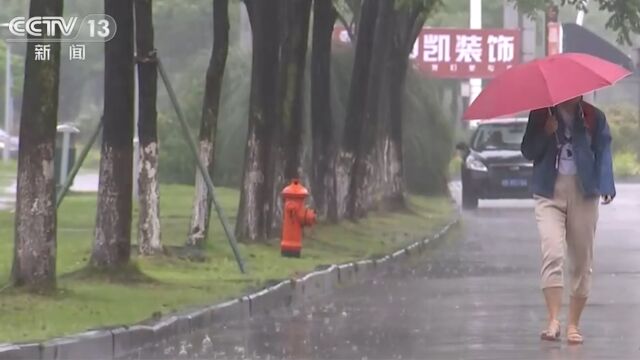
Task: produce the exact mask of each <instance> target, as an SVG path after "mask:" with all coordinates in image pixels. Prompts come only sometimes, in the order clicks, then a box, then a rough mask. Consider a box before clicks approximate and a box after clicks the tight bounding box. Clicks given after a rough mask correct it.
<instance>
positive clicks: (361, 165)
mask: <svg viewBox="0 0 640 360" xmlns="http://www.w3.org/2000/svg"><path fill="white" fill-rule="evenodd" d="M392 30H393V2H382V3H381V4H380V5H379V9H378V14H377V16H376V24H375V32H374V42H373V46H372V50H371V51H372V52H371V53H372V57H371V61H370V64H369V71H368V80H367V85H368V91H367V93H366V98H365V101H364V104H363V114H362V117H361V124H362V126H361V127H360V129H359V131H360V136H359V141H358V144H357V145H358V147H357V148H356V153H355V157H354V163H353V168H352V170H351V182H350V185H349V197H348V199H347V200H348V202H347V216H348V217H349V218H350V219H357V218H361V217H363V216H365V215H366V212H367V210H368V209H369V208H370V207H371V206H372V204H374V203H376V201H377V200H378V199H377V198H375V196H377V195H376V193H379V191H377V190H378V189H379V185H378V183H379V182H380V181H381V176H383V170H384V169H383V165H382V164H381V162H380V161H379V160H378V159H377V158H380V157H381V156H380V153H379V152H378V153H376V151H375V145H376V140H377V134H378V132H379V131H380V128H379V126H380V120H379V110H380V106H381V105H380V100H381V91H382V84H383V73H384V71H385V66H386V63H387V62H386V60H387V58H388V50H389V48H390V44H391V39H392ZM361 35H362V34H361Z"/></svg>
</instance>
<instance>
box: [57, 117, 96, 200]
mask: <svg viewBox="0 0 640 360" xmlns="http://www.w3.org/2000/svg"><path fill="white" fill-rule="evenodd" d="M100 130H102V118H100V122H99V123H98V126H96V128H95V130H93V134H91V138H90V139H89V142H88V143H87V144H85V146H84V148H83V149H82V152H81V153H80V157H79V158H78V161H76V163H75V164H74V165H73V168H71V172H70V173H69V177H68V178H67V179H66V181H64V182H63V184H62V187H61V188H60V190H59V191H58V195H57V197H56V208H59V207H60V204H62V200H63V199H64V197H65V196H66V195H67V192H69V188H70V187H71V184H72V183H73V179H75V177H76V175H77V174H78V171H79V170H80V167H81V166H82V163H83V162H84V160H85V159H86V158H87V154H89V150H91V147H92V146H93V144H94V143H95V142H96V139H97V138H98V135H99V134H100Z"/></svg>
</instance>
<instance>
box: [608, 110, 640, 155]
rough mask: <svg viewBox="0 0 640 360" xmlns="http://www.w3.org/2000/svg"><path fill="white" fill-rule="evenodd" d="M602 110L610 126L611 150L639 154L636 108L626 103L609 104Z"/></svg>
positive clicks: (639, 130) (639, 127) (638, 129)
mask: <svg viewBox="0 0 640 360" xmlns="http://www.w3.org/2000/svg"><path fill="white" fill-rule="evenodd" d="M603 110H604V112H605V114H606V115H607V121H608V122H609V127H610V128H611V135H612V137H613V152H614V153H623V152H629V153H635V154H640V141H639V139H640V122H638V110H637V109H636V108H634V107H631V106H627V105H616V106H610V107H607V108H605V109H603Z"/></svg>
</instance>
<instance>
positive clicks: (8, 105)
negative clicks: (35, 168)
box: [2, 41, 13, 162]
mask: <svg viewBox="0 0 640 360" xmlns="http://www.w3.org/2000/svg"><path fill="white" fill-rule="evenodd" d="M5 44H6V49H7V50H6V58H5V63H6V66H5V76H4V80H5V85H4V130H5V131H6V132H7V139H5V141H4V149H3V150H2V160H3V161H4V162H7V161H9V154H10V153H9V150H10V149H9V145H10V144H11V141H10V139H11V127H12V126H11V125H12V123H13V98H12V96H11V88H12V86H11V85H12V82H13V79H12V76H11V45H10V44H9V42H8V41H5Z"/></svg>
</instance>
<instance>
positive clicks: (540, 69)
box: [463, 53, 631, 120]
mask: <svg viewBox="0 0 640 360" xmlns="http://www.w3.org/2000/svg"><path fill="white" fill-rule="evenodd" d="M629 74H631V72H629V71H628V70H626V69H624V68H622V67H620V66H618V65H616V64H613V63H610V62H608V61H605V60H602V59H600V58H597V57H595V56H591V55H587V54H579V53H564V54H557V55H552V56H548V57H546V58H543V59H537V60H534V61H530V62H528V63H524V64H520V65H518V66H515V67H513V68H511V69H509V70H507V71H505V72H503V73H502V74H500V75H498V76H497V77H496V78H495V79H494V80H493V81H492V82H491V83H490V84H489V86H487V87H486V88H485V89H484V90H483V91H482V92H481V93H480V95H479V96H478V97H477V98H476V100H475V101H474V102H473V103H472V104H471V106H469V108H468V109H467V111H466V112H465V113H464V116H463V118H464V119H466V120H472V119H479V120H480V119H490V118H496V117H499V116H504V115H510V114H514V113H518V112H521V111H528V110H534V109H540V108H544V107H550V106H555V105H557V104H559V103H561V102H563V101H566V100H569V99H571V98H574V97H576V96H580V95H583V94H586V93H589V92H591V91H594V90H598V89H601V88H603V87H607V86H609V85H612V84H614V83H615V82H616V81H618V80H620V79H622V78H624V77H625V76H627V75H629Z"/></svg>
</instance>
